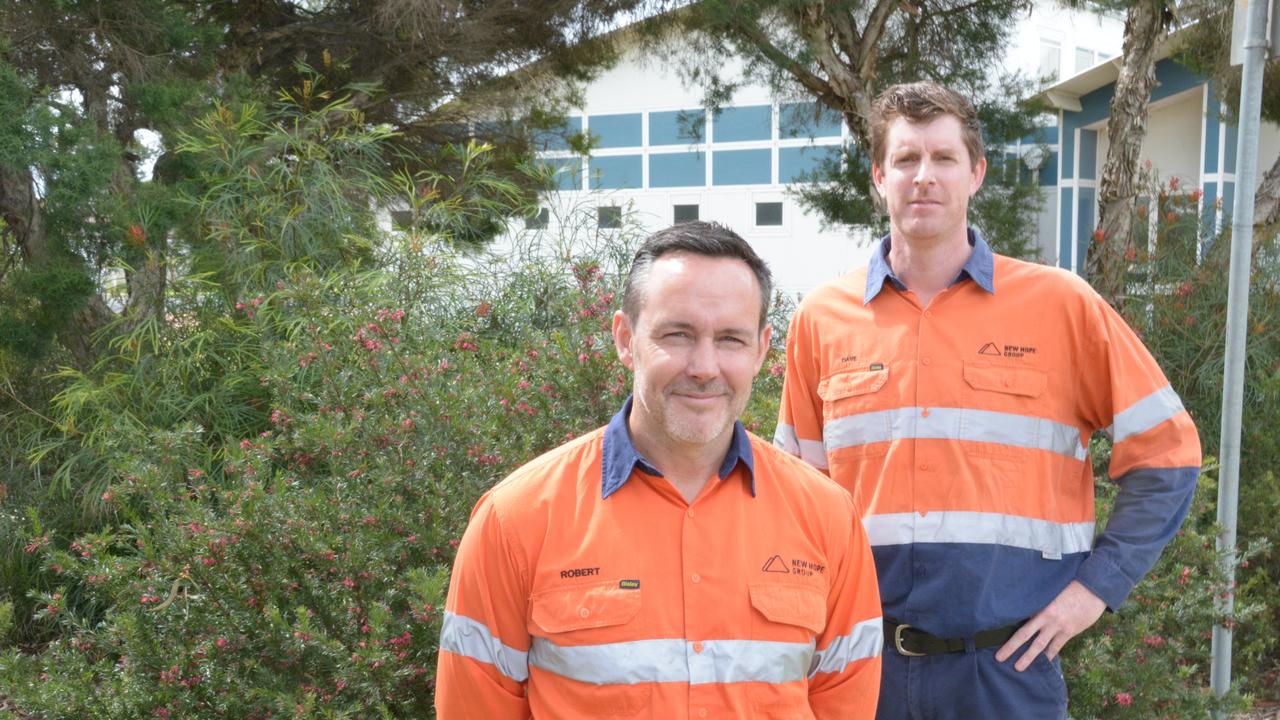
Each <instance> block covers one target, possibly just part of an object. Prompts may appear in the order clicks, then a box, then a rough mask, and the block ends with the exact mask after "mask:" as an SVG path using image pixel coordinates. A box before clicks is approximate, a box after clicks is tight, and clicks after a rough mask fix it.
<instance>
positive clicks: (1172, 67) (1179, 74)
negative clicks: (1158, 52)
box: [1151, 60, 1205, 102]
mask: <svg viewBox="0 0 1280 720" xmlns="http://www.w3.org/2000/svg"><path fill="white" fill-rule="evenodd" d="M1204 81H1205V79H1204V78H1203V77H1201V76H1199V75H1197V74H1195V73H1193V72H1191V71H1190V70H1189V69H1187V66H1186V65H1179V64H1178V63H1176V62H1174V61H1172V60H1161V61H1159V62H1157V63H1156V86H1155V88H1154V89H1153V90H1152V91H1151V102H1156V101H1158V100H1163V99H1165V98H1167V97H1170V96H1173V95H1177V94H1178V93H1180V92H1182V91H1183V90H1190V89H1191V88H1193V87H1196V86H1197V85H1202V84H1204Z"/></svg>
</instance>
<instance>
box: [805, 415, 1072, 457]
mask: <svg viewBox="0 0 1280 720" xmlns="http://www.w3.org/2000/svg"><path fill="white" fill-rule="evenodd" d="M926 409H927V410H928V411H929V412H928V414H927V415H926V414H925V413H924V411H925V410H926ZM822 437H823V442H824V443H825V444H826V449H827V450H828V451H831V450H838V449H840V448H847V447H857V446H859V445H866V444H869V443H875V442H887V441H890V440H907V439H917V440H923V439H933V440H967V441H970V442H982V443H993V444H997V445H1012V446H1015V447H1024V448H1030V449H1033V450H1047V451H1049V452H1052V453H1057V454H1059V455H1066V456H1067V457H1072V458H1075V459H1077V460H1081V461H1083V460H1086V459H1088V457H1089V451H1088V449H1087V448H1086V447H1085V446H1084V445H1083V444H1082V443H1081V442H1080V431H1079V430H1078V429H1077V428H1076V427H1075V426H1072V425H1066V424H1063V423H1060V422H1057V421H1055V420H1049V419H1047V418H1039V417H1033V416H1030V415H1016V414H1014V413H1002V412H994V411H991V410H974V409H971V408H918V407H905V408H896V409H893V410H878V411H876V412H869V413H859V414H857V415H849V416H847V417H842V418H836V419H835V420H832V421H831V422H829V423H827V425H826V427H825V428H823V431H822Z"/></svg>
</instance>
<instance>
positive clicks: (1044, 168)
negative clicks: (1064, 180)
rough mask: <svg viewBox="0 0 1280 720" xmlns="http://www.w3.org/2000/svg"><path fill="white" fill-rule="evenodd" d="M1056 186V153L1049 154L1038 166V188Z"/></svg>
mask: <svg viewBox="0 0 1280 720" xmlns="http://www.w3.org/2000/svg"><path fill="white" fill-rule="evenodd" d="M1057 184H1058V153H1056V152H1051V153H1049V157H1047V158H1045V161H1044V164H1043V165H1041V166H1040V187H1048V186H1050V185H1057Z"/></svg>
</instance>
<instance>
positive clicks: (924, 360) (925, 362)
mask: <svg viewBox="0 0 1280 720" xmlns="http://www.w3.org/2000/svg"><path fill="white" fill-rule="evenodd" d="M920 364H921V365H932V364H933V360H932V359H930V358H922V359H921V360H920Z"/></svg>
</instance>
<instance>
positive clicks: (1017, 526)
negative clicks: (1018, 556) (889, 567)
mask: <svg viewBox="0 0 1280 720" xmlns="http://www.w3.org/2000/svg"><path fill="white" fill-rule="evenodd" d="M862 526H863V527H864V528H866V531H867V539H868V540H870V541H871V545H872V547H881V546H885V545H906V544H909V543H977V544H982V545H1005V546H1007V547H1016V548H1022V549H1024V550H1038V551H1040V552H1042V553H1044V554H1045V556H1046V557H1053V556H1055V555H1057V556H1060V555H1062V554H1067V553H1080V552H1087V551H1089V550H1090V549H1092V548H1093V529H1094V526H1093V521H1086V522H1075V523H1058V522H1052V521H1049V520H1040V519H1037V518H1029V517H1022V516H1020V515H1004V514H1001V513H983V512H969V511H963V510H946V511H936V512H931V513H928V514H927V515H920V514H919V513H913V512H906V513H889V514H885V515H868V516H867V517H865V518H863V519H862Z"/></svg>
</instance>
